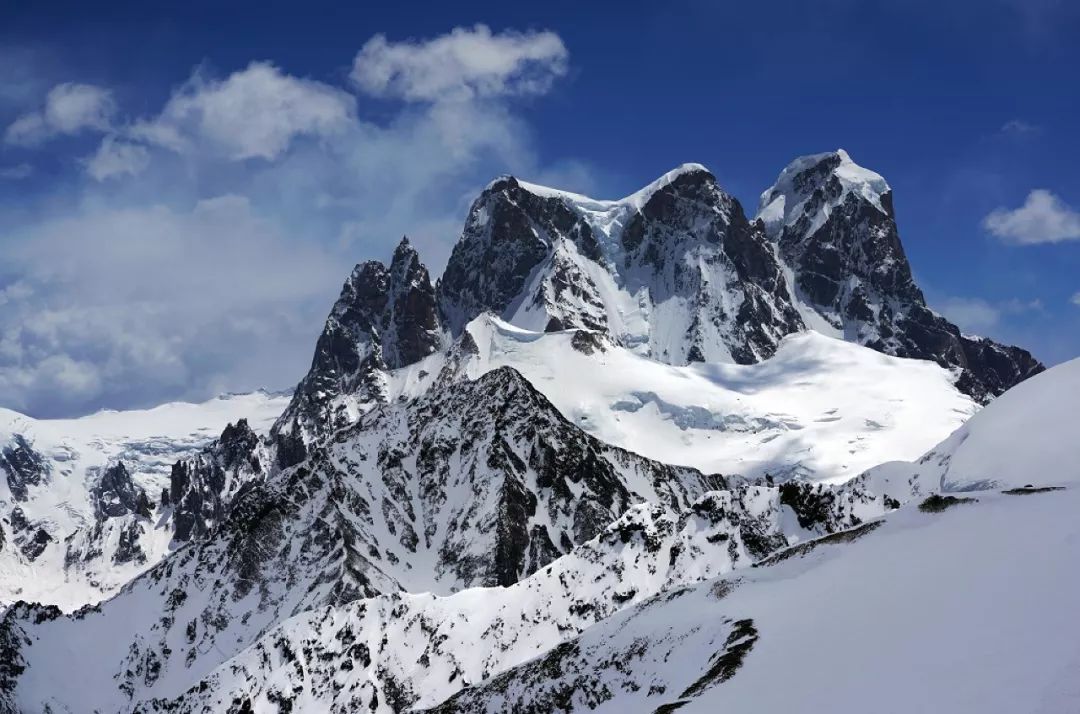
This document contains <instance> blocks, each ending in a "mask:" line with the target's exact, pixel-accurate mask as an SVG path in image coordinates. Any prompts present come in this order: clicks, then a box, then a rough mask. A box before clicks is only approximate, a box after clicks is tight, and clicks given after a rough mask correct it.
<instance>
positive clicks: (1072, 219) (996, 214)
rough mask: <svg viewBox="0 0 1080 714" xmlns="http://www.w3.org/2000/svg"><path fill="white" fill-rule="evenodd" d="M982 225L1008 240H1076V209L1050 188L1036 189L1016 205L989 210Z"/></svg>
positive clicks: (1079, 230) (1079, 220)
mask: <svg viewBox="0 0 1080 714" xmlns="http://www.w3.org/2000/svg"><path fill="white" fill-rule="evenodd" d="M983 227H984V228H986V230H988V231H990V232H991V233H992V234H994V235H995V236H997V237H998V238H1000V239H1001V240H1003V241H1006V242H1008V243H1015V244H1018V245H1033V244H1036V243H1060V242H1062V241H1069V240H1077V239H1080V212H1078V211H1076V210H1075V209H1073V208H1072V207H1071V206H1069V205H1068V204H1067V203H1065V202H1064V201H1062V200H1061V199H1060V198H1058V197H1057V196H1055V195H1054V194H1053V193H1051V192H1050V191H1047V190H1045V189H1036V190H1034V191H1032V192H1031V193H1029V194H1028V197H1027V200H1026V201H1024V205H1023V206H1021V207H1020V208H1016V209H1012V210H1009V209H1006V208H997V209H995V210H994V211H992V212H991V213H990V214H989V215H988V216H986V218H984V219H983Z"/></svg>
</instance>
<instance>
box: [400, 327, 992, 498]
mask: <svg viewBox="0 0 1080 714" xmlns="http://www.w3.org/2000/svg"><path fill="white" fill-rule="evenodd" d="M466 329H467V331H468V333H469V335H470V336H471V338H472V340H473V342H474V343H475V345H476V347H477V350H478V353H476V354H473V355H471V356H469V357H467V358H466V359H465V362H464V372H465V374H466V375H467V376H469V377H471V378H476V377H477V376H479V375H480V374H483V373H485V372H487V371H489V370H492V369H495V368H498V367H503V366H510V367H513V368H514V369H516V370H518V371H519V372H521V373H522V374H523V375H525V377H526V379H528V380H529V381H530V382H531V383H532V384H533V385H534V386H535V387H536V388H537V389H539V390H540V391H541V392H542V393H543V394H544V395H545V396H546V397H547V398H548V399H550V400H551V402H552V403H553V404H554V405H555V406H556V407H557V408H558V409H559V411H561V412H562V414H563V416H565V417H566V418H567V419H569V420H570V421H572V422H573V423H574V424H576V425H577V426H579V427H581V428H582V429H583V430H585V431H586V432H588V433H590V434H592V435H593V436H595V437H597V438H598V439H600V440H601V441H606V442H607V443H609V444H614V445H616V446H620V447H622V448H625V449H628V450H630V451H634V452H637V453H639V454H641V455H643V456H647V457H649V458H652V459H656V460H657V461H662V462H664V463H669V464H678V465H684V466H692V467H694V468H697V469H700V470H701V471H704V472H706V473H722V474H724V475H733V474H739V475H743V476H747V477H751V478H753V477H759V476H764V475H765V474H771V475H773V476H776V477H780V478H786V477H791V476H800V477H804V478H808V479H811V480H817V481H824V482H828V483H840V482H843V481H846V480H847V479H850V478H852V477H854V476H857V475H858V474H860V473H862V472H863V471H865V470H866V469H868V468H870V467H872V466H875V465H877V464H880V463H882V462H885V461H893V460H898V459H903V460H912V459H915V458H918V457H919V456H920V455H922V454H923V453H925V452H926V451H927V449H929V448H931V447H932V446H933V445H934V444H936V443H938V442H939V441H941V440H942V439H943V438H945V436H947V435H948V434H949V433H950V432H952V431H953V430H954V429H956V428H957V427H959V426H960V425H961V424H963V423H964V421H965V420H966V419H967V418H968V417H970V416H971V415H972V414H973V413H974V412H975V411H976V409H977V408H978V407H977V405H976V404H975V403H974V402H973V401H972V400H971V399H970V398H969V397H967V396H966V395H963V394H961V393H960V392H958V391H957V390H956V388H955V387H954V386H953V384H952V381H953V374H952V373H951V372H949V371H948V370H946V369H943V368H942V367H939V366H938V365H936V364H934V363H932V362H926V361H921V360H909V359H900V358H897V357H889V356H888V355H883V354H881V353H879V352H875V351H873V350H871V349H868V348H866V347H862V346H860V345H856V344H852V343H850V342H844V341H842V340H838V339H833V338H830V337H825V336H824V335H820V334H818V333H816V332H804V333H800V334H796V335H791V336H789V337H787V338H785V339H784V340H783V341H782V342H781V344H780V347H779V349H778V350H777V352H776V354H775V355H774V356H773V357H771V358H769V359H767V360H764V361H762V362H759V363H757V364H752V365H736V364H722V363H707V364H691V365H685V366H675V365H668V364H663V363H661V362H657V361H655V360H652V359H650V358H648V357H644V356H641V355H638V354H635V353H634V352H632V351H630V350H628V349H626V348H623V347H620V346H618V345H616V344H614V343H613V342H612V341H611V340H606V339H604V338H602V337H599V336H593V335H589V334H588V333H583V332H578V331H576V330H567V331H563V332H556V333H540V332H530V331H527V330H523V329H520V328H517V327H514V326H512V325H509V324H507V323H505V322H503V321H501V320H499V319H498V318H495V317H493V316H490V315H484V316H481V317H479V318H477V319H476V320H474V321H473V322H471V323H470V324H469V325H468V326H467V328H466ZM590 338H591V339H592V340H593V341H595V344H596V346H595V347H593V346H591V343H590ZM575 343H577V345H578V346H575ZM443 360H444V357H443V355H442V354H436V355H433V356H432V357H429V358H428V359H427V360H425V361H422V362H420V363H418V364H417V365H413V366H411V367H408V368H406V369H405V370H402V371H400V372H398V373H396V374H395V378H394V381H395V382H396V383H397V385H398V386H397V387H395V389H396V390H397V391H398V392H400V393H405V394H408V393H410V392H413V391H417V390H421V389H424V388H426V387H427V385H426V384H424V383H423V381H419V380H417V375H419V374H421V373H427V374H429V375H436V374H438V373H439V372H440V369H441V366H442V363H443Z"/></svg>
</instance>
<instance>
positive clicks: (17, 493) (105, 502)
mask: <svg viewBox="0 0 1080 714" xmlns="http://www.w3.org/2000/svg"><path fill="white" fill-rule="evenodd" d="M288 401H289V397H288V395H284V394H268V393H265V392H255V393H252V394H242V395H227V396H224V397H220V398H217V399H212V400H210V401H208V402H204V403H201V404H188V403H179V402H178V403H172V404H165V405H162V406H159V407H155V408H153V409H147V410H136V411H127V412H116V411H102V412H98V413H96V414H91V415H89V416H86V417H82V418H79V419H48V420H38V419H31V418H29V417H26V416H23V415H22V414H18V413H16V412H13V411H10V410H4V409H0V471H3V475H4V477H5V478H3V479H2V480H0V607H2V606H4V605H7V604H10V603H12V602H14V601H15V600H18V599H24V600H31V601H38V602H44V603H49V604H54V605H59V606H60V607H63V608H65V609H74V608H77V607H80V606H82V605H85V604H88V603H92V602H97V601H98V600H100V599H101V598H102V597H103V596H105V595H108V594H110V593H112V592H114V591H115V590H116V589H118V588H119V587H120V586H121V585H123V584H124V583H125V582H127V581H128V580H130V579H131V578H132V577H134V576H135V575H137V574H138V573H140V572H142V571H143V570H145V569H146V568H148V567H150V566H151V565H153V564H154V563H156V562H157V561H158V560H159V559H160V558H162V557H163V556H164V555H165V554H166V553H168V552H169V548H170V543H171V542H172V541H173V537H174V529H175V521H176V517H177V515H178V514H177V513H176V509H174V508H172V507H170V506H169V505H168V504H167V503H163V501H162V493H163V491H167V490H169V489H170V488H171V487H172V484H171V481H173V480H174V479H173V478H172V473H173V470H174V464H176V462H177V461H178V460H179V459H181V458H184V457H187V456H189V455H193V454H196V453H197V452H199V451H200V450H202V449H204V448H207V447H208V445H210V444H212V443H213V442H214V441H215V439H216V438H217V437H218V435H219V434H221V432H222V429H223V428H225V427H226V425H228V424H229V423H230V422H238V421H240V420H241V419H246V420H247V422H245V423H246V424H251V425H253V426H252V427H251V428H254V429H255V430H256V431H258V432H262V433H265V432H266V430H267V429H268V428H269V427H270V424H271V423H272V422H273V420H274V419H275V418H276V417H277V416H278V414H280V412H281V410H282V409H283V408H284V406H285V405H286V404H287V403H288ZM226 433H228V432H226ZM175 500H176V499H174V502H175ZM181 520H182V519H181ZM182 539H183V538H181V540H182Z"/></svg>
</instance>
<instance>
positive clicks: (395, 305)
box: [271, 238, 443, 468]
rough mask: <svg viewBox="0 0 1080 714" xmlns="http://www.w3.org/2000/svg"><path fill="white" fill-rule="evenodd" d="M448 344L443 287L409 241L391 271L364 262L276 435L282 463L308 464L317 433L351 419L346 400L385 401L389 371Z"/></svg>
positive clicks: (348, 285) (331, 318)
mask: <svg viewBox="0 0 1080 714" xmlns="http://www.w3.org/2000/svg"><path fill="white" fill-rule="evenodd" d="M442 343H443V333H442V330H441V328H440V325H439V319H438V313H437V310H436V306H435V289H434V287H433V286H432V284H431V279H430V277H429V276H428V272H427V268H425V267H424V266H423V264H421V263H420V259H419V257H418V255H417V253H416V250H415V249H414V248H413V247H412V246H411V245H410V244H409V241H408V239H405V238H403V239H402V241H401V243H400V244H399V245H398V247H397V249H396V250H395V251H394V256H393V260H392V261H391V263H390V267H389V268H387V267H386V266H385V265H383V264H382V263H380V262H378V261H369V262H366V263H361V264H360V265H357V266H356V268H355V269H354V270H353V272H352V275H350V276H349V279H348V280H346V281H345V285H344V287H343V288H342V290H341V296H340V297H339V298H338V300H337V302H336V303H335V304H334V307H333V309H332V310H331V312H330V316H329V317H328V318H327V320H326V326H325V327H324V328H323V332H322V334H321V335H320V336H319V341H318V343H317V344H316V345H315V356H314V357H313V358H312V361H311V368H310V370H309V371H308V373H307V376H305V377H304V379H303V380H301V382H300V384H299V386H298V387H297V388H296V392H295V394H294V395H293V400H292V402H291V403H290V404H289V407H288V408H287V409H286V410H285V412H284V414H283V415H282V417H281V419H279V420H278V422H277V423H276V424H275V425H274V428H273V430H272V432H271V435H272V438H273V440H274V442H275V444H276V445H277V460H278V465H279V466H281V467H283V468H284V467H288V466H292V465H295V464H297V463H300V461H302V460H303V459H304V457H305V456H306V454H307V447H308V445H309V442H310V439H311V437H312V436H319V435H324V434H327V433H330V432H332V431H333V430H334V429H337V428H340V427H342V426H344V425H346V424H348V423H349V422H350V421H351V419H352V417H351V416H350V414H349V410H348V409H347V408H346V407H345V406H344V405H342V404H341V403H340V402H338V401H337V400H339V398H340V397H342V396H346V395H347V396H351V397H352V398H353V399H354V400H355V401H356V402H359V403H381V402H384V401H385V400H386V394H385V390H386V385H385V377H384V372H385V371H386V370H387V369H393V368H395V367H401V366H404V365H407V364H411V363H413V362H416V361H417V360H420V359H422V358H423V357H426V356H427V355H429V354H431V353H432V352H435V351H436V350H437V349H439V347H440V346H441V345H442Z"/></svg>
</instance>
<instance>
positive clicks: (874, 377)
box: [0, 151, 1080, 714]
mask: <svg viewBox="0 0 1080 714" xmlns="http://www.w3.org/2000/svg"><path fill="white" fill-rule="evenodd" d="M1078 391H1080V360H1074V361H1072V362H1068V363H1065V364H1062V365H1058V366H1056V367H1053V368H1051V369H1044V367H1043V365H1041V364H1040V363H1039V362H1038V361H1037V360H1035V359H1034V358H1033V357H1032V356H1031V355H1030V354H1029V353H1028V352H1026V351H1025V350H1023V349H1021V348H1019V347H1013V346H1007V345H1002V344H999V343H996V342H993V341H991V340H987V339H983V338H975V337H971V336H967V335H964V334H962V333H961V332H960V330H959V329H958V328H957V327H956V326H955V325H953V324H952V323H950V322H948V321H947V320H946V319H945V318H944V317H942V316H941V315H938V314H937V313H935V312H933V311H932V310H931V309H930V308H929V307H927V305H926V303H925V300H924V297H923V294H922V292H921V290H920V289H919V287H918V286H917V285H916V284H915V282H914V278H913V275H912V271H911V267H910V265H909V264H908V262H907V258H906V256H905V253H904V250H903V247H902V245H901V243H900V238H899V233H898V230H897V226H896V221H895V215H894V212H893V202H892V191H891V188H890V187H889V185H888V183H887V182H886V181H885V179H884V178H883V177H881V176H880V175H878V174H876V173H875V172H873V171H870V170H868V169H865V168H863V167H860V166H858V165H857V164H855V163H854V161H853V160H852V159H851V157H850V156H849V155H848V154H847V153H846V152H844V151H834V152H828V153H824V154H815V155H811V156H806V157H801V158H799V159H796V160H795V161H793V162H792V163H791V164H790V165H789V166H788V167H787V168H785V169H784V170H783V171H782V172H781V174H780V176H779V178H778V179H777V182H776V183H775V184H774V185H773V186H772V187H770V188H769V189H767V190H766V191H765V192H764V193H763V194H762V198H761V205H760V208H759V212H758V216H757V217H755V218H750V217H748V216H747V214H746V212H745V211H744V210H743V208H742V206H741V205H740V204H739V202H738V201H737V200H736V199H735V198H734V197H732V196H730V195H729V194H727V193H726V192H725V191H724V190H723V189H722V188H721V187H720V186H719V184H718V183H717V181H716V179H715V177H714V176H713V175H712V174H711V173H710V172H709V171H708V170H707V169H706V168H705V167H703V166H701V165H698V164H686V165H683V166H681V167H679V168H677V169H675V170H673V171H671V172H669V173H667V174H665V175H664V176H662V177H660V178H659V179H657V180H656V181H654V182H652V183H651V184H649V185H648V186H646V187H645V188H643V189H641V190H640V191H637V192H635V193H633V194H632V195H630V196H628V197H626V198H623V199H619V200H603V201H601V200H596V199H592V198H588V197H585V196H581V195H578V194H573V193H567V192H564V191H559V190H557V189H552V188H547V187H542V186H538V185H536V184H532V183H529V182H526V181H521V180H518V179H516V178H514V177H500V178H498V179H496V180H495V181H493V182H491V183H490V184H489V185H488V186H487V187H485V188H484V190H483V191H482V192H481V193H480V195H479V196H478V197H477V199H476V201H475V202H474V203H473V205H472V207H471V208H470V210H469V213H468V216H467V218H466V221H465V225H464V228H463V230H462V234H461V237H460V239H459V241H458V242H457V244H456V245H455V247H454V249H453V252H452V254H451V257H450V260H449V263H448V265H447V268H446V271H445V272H444V274H443V275H442V277H440V278H439V279H438V280H437V281H434V282H433V281H432V280H431V277H430V276H429V274H428V271H427V269H426V267H425V266H424V264H423V262H422V261H421V259H420V256H419V254H418V253H417V251H416V249H415V248H414V247H413V246H412V245H411V244H410V243H409V241H408V240H407V239H404V240H402V242H401V243H400V244H399V245H398V247H397V249H396V250H395V251H394V253H393V257H392V259H391V261H390V262H389V264H383V263H381V262H378V261H368V262H365V263H361V264H360V265H357V266H356V268H355V269H354V270H352V271H351V273H350V274H349V275H348V277H347V279H346V281H345V284H344V285H343V287H342V291H341V294H340V297H339V298H338V300H337V301H336V303H335V304H334V305H333V307H332V309H331V310H330V313H329V316H328V318H327V321H326V324H325V326H324V328H323V332H322V334H321V335H320V337H319V339H318V342H317V344H316V346H315V350H314V355H313V357H312V362H311V366H310V369H309V370H308V372H307V374H306V375H304V376H303V378H302V379H301V380H300V381H299V383H298V385H297V387H296V389H295V390H294V391H292V392H290V393H288V394H268V393H264V392H259V393H254V394H249V395H233V396H228V397H222V398H219V399H215V400H211V401H208V402H205V403H202V404H179V403H177V404H167V405H163V406H161V407H158V408H155V409H150V410H144V411H136V412H101V413H98V414H93V415H90V416H86V417H83V418H79V419H67V420H34V419H30V418H28V417H25V416H22V415H19V414H17V413H15V412H11V411H7V410H0V471H2V472H3V473H2V474H0V476H2V477H5V478H4V479H3V480H0V714H16V713H19V714H21V713H24V712H25V713H34V714H37V713H39V712H40V713H45V712H48V713H49V714H60V713H65V714H76V713H79V714H81V713H82V712H99V713H102V714H104V713H106V712H191V713H195V712H200V713H202V712H237V713H248V712H250V713H255V712H258V713H260V714H262V713H267V714H277V713H279V712H280V713H286V712H292V713H294V714H295V713H296V712H341V713H344V712H356V711H366V712H372V713H373V714H382V713H387V714H389V713H398V712H424V711H429V712H439V713H440V714H450V713H452V712H453V713H465V712H468V713H479V712H492V713H494V712H523V713H524V712H533V713H537V714H539V713H540V712H552V711H563V712H571V711H604V712H619V713H622V712H647V713H648V712H655V713H657V714H660V713H666V712H674V711H679V712H680V714H681V713H682V712H713V711H738V712H779V711H785V712H786V711H795V712H799V711H835V712H856V711H858V712H862V711H868V710H870V711H881V712H912V711H948V712H968V711H971V712H974V711H978V712H1001V713H1002V714H1004V713H1006V712H1010V713H1011V712H1044V713H1055V714H1056V713H1057V712H1075V711H1080V687H1078V686H1077V683H1076V682H1077V677H1076V674H1077V672H1078V671H1080V669H1078V668H1080V621H1078V620H1077V618H1076V617H1075V610H1076V606H1075V603H1076V602H1078V601H1080V576H1077V574H1076V573H1077V572H1080V568H1078V566H1080V548H1078V546H1080V521H1078V520H1077V519H1076V518H1075V514H1076V512H1077V508H1078V507H1080V439H1078V438H1077V430H1076V426H1075V422H1076V420H1075V415H1074V405H1073V404H1072V401H1073V395H1075V394H1077V393H1078Z"/></svg>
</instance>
